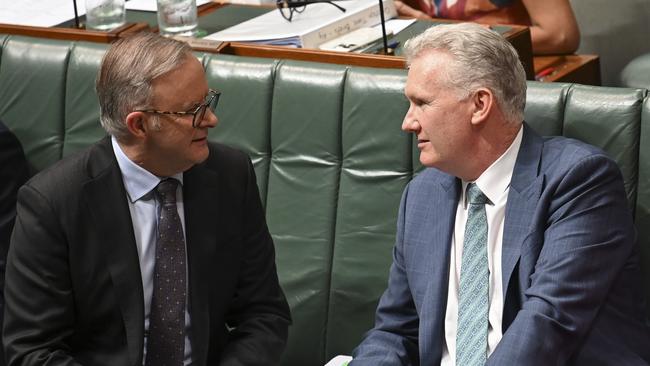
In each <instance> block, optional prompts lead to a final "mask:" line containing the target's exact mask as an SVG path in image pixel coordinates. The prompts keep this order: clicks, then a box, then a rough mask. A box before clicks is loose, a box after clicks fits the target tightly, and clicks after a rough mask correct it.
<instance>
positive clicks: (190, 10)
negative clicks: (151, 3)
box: [157, 0, 198, 37]
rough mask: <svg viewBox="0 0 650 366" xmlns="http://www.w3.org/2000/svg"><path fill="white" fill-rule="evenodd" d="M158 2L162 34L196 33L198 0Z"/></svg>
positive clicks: (166, 0)
mask: <svg viewBox="0 0 650 366" xmlns="http://www.w3.org/2000/svg"><path fill="white" fill-rule="evenodd" d="M157 4H158V30H159V32H160V34H162V35H172V36H176V35H178V36H190V37H192V36H194V35H196V31H197V25H198V23H197V17H196V0H157Z"/></svg>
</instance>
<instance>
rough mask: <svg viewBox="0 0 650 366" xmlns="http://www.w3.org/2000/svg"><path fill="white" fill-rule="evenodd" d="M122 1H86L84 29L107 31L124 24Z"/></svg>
mask: <svg viewBox="0 0 650 366" xmlns="http://www.w3.org/2000/svg"><path fill="white" fill-rule="evenodd" d="M125 14H126V12H125V10H124V0H86V29H94V30H100V31H108V30H111V29H114V28H117V27H119V26H122V25H124V23H125V22H126V18H125Z"/></svg>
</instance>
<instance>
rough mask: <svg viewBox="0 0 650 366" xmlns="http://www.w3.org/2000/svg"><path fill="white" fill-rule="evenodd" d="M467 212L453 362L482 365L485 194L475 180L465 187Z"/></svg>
mask: <svg viewBox="0 0 650 366" xmlns="http://www.w3.org/2000/svg"><path fill="white" fill-rule="evenodd" d="M467 196H468V201H469V213H468V215H467V223H466V224H465V240H464V242H463V258H462V263H461V267H460V290H459V300H458V331H457V333H456V365H457V366H483V365H485V361H486V359H487V332H488V308H489V300H488V296H489V295H488V292H489V269H488V257H487V217H486V214H485V204H486V203H487V202H488V199H487V197H485V195H484V194H483V192H481V190H480V189H479V188H478V186H476V184H474V183H470V184H469V185H468V186H467Z"/></svg>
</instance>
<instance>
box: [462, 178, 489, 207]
mask: <svg viewBox="0 0 650 366" xmlns="http://www.w3.org/2000/svg"><path fill="white" fill-rule="evenodd" d="M467 201H468V202H469V203H470V204H474V205H484V204H486V203H488V202H489V200H488V198H487V197H486V196H485V195H484V194H483V192H481V189H480V188H479V187H478V186H477V185H476V183H470V184H468V185H467Z"/></svg>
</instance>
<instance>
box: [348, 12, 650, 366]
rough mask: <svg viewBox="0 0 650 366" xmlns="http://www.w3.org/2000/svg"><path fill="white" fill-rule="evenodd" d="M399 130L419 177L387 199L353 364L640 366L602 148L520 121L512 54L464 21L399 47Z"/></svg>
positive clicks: (642, 340) (633, 255) (630, 281)
mask: <svg viewBox="0 0 650 366" xmlns="http://www.w3.org/2000/svg"><path fill="white" fill-rule="evenodd" d="M405 47H406V53H407V60H408V63H409V73H408V79H407V82H406V87H405V94H406V97H407V98H408V100H409V101H410V108H409V110H408V112H407V114H406V116H405V118H404V121H403V124H402V129H403V130H405V131H407V132H412V133H414V134H415V135H416V136H417V144H418V148H419V149H420V161H421V162H422V163H423V165H425V166H427V167H428V168H427V169H425V170H424V171H423V172H421V173H420V174H419V175H418V176H417V177H416V178H415V179H413V181H412V182H410V183H409V185H408V186H407V188H406V190H405V192H404V195H403V197H402V202H401V205H400V211H399V219H398V224H397V235H396V244H395V248H394V257H393V265H392V267H391V270H390V276H389V282H388V289H387V290H386V292H385V293H384V295H383V296H382V298H381V300H380V302H379V306H378V309H377V314H376V322H375V327H374V329H372V330H370V331H369V332H368V333H367V335H366V337H365V339H364V340H363V342H362V343H361V345H360V346H359V347H358V348H357V349H356V350H355V352H354V360H353V361H352V363H351V366H352V365H353V366H360V365H372V366H378V365H428V366H429V365H458V366H473V365H486V364H487V365H499V366H502V365H540V366H541V365H648V364H649V363H650V347H648V345H650V329H649V328H648V324H647V322H646V319H645V313H644V299H643V298H642V291H641V286H640V283H639V281H640V278H641V275H640V273H639V259H638V254H637V248H636V244H635V231H634V227H633V224H632V217H631V214H630V212H629V209H628V205H627V200H626V196H625V190H624V187H623V180H622V177H621V174H620V171H619V169H618V167H617V165H616V164H615V162H614V161H612V160H611V159H610V158H609V157H607V155H606V154H605V153H604V152H602V151H601V150H599V149H597V148H595V147H592V146H589V145H586V144H584V143H581V142H578V141H575V140H570V139H566V138H562V137H553V138H542V137H540V136H538V135H537V134H536V133H535V132H533V130H532V129H531V128H530V127H528V126H527V125H526V124H525V123H522V121H523V111H524V104H525V97H526V81H525V75H524V70H523V68H522V66H521V63H520V62H519V60H518V57H517V53H516V51H515V50H514V49H513V48H512V46H510V45H509V44H508V42H506V41H505V40H504V39H503V38H501V37H500V36H499V35H498V34H497V33H495V32H493V31H491V30H489V29H488V28H485V27H483V26H479V25H476V24H458V25H448V26H437V27H433V28H431V29H429V30H427V31H426V32H424V33H423V34H422V35H420V36H418V37H416V38H414V39H412V40H410V41H409V42H407V44H406V46H405Z"/></svg>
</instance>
